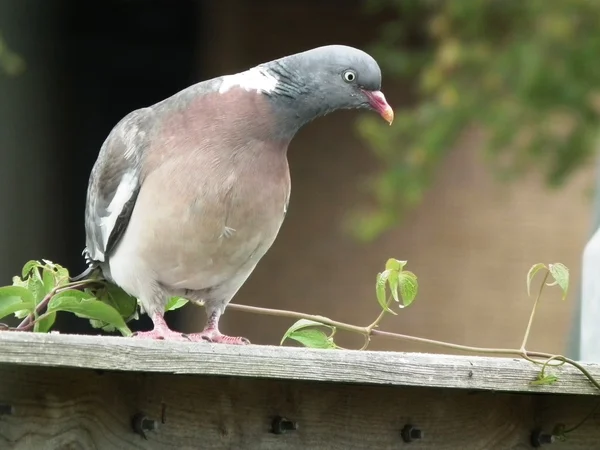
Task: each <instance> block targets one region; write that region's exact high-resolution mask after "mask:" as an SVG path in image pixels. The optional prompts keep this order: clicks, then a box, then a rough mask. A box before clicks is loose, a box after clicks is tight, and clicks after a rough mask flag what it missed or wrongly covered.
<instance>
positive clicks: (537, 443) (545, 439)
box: [531, 430, 555, 448]
mask: <svg viewBox="0 0 600 450" xmlns="http://www.w3.org/2000/svg"><path fill="white" fill-rule="evenodd" d="M554 440H555V437H554V435H552V434H548V433H542V431H541V430H535V431H533V432H532V433H531V446H532V447H534V448H538V447H541V446H542V445H544V444H552V443H554Z"/></svg>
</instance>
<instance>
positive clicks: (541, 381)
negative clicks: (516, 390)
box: [529, 373, 558, 386]
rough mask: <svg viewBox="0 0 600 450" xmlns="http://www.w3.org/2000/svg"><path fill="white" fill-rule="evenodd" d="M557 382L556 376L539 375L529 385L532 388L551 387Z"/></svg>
mask: <svg viewBox="0 0 600 450" xmlns="http://www.w3.org/2000/svg"><path fill="white" fill-rule="evenodd" d="M557 381H558V377H557V376H556V375H542V374H541V373H540V374H539V375H538V376H537V378H536V379H535V380H534V381H531V382H530V383H529V384H531V385H532V386H547V385H552V384H554V383H556V382H557Z"/></svg>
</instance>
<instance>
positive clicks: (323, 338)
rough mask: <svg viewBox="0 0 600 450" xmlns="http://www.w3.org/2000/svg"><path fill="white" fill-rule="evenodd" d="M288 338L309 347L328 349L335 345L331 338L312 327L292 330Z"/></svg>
mask: <svg viewBox="0 0 600 450" xmlns="http://www.w3.org/2000/svg"><path fill="white" fill-rule="evenodd" d="M288 338H289V339H293V340H295V341H298V342H300V343H301V344H302V345H304V346H305V347H309V348H322V349H330V348H335V347H336V346H335V344H334V342H333V338H331V337H330V336H327V335H326V334H325V333H323V332H322V331H321V330H315V329H314V328H307V329H303V330H297V331H294V332H293V333H291V334H290V335H289V336H288Z"/></svg>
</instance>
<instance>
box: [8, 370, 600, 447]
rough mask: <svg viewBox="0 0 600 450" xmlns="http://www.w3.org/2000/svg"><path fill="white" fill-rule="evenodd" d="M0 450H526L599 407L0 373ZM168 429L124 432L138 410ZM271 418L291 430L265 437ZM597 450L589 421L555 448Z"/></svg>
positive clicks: (259, 383)
mask: <svg viewBox="0 0 600 450" xmlns="http://www.w3.org/2000/svg"><path fill="white" fill-rule="evenodd" d="M0 379H1V380H2V383H1V384H0V402H4V403H9V404H11V405H13V407H14V408H15V414H14V415H11V416H1V417H0V448H1V449H6V450H30V449H35V450H38V449H39V450H55V449H61V450H62V449H71V450H74V449H98V450H104V449H106V450H109V449H110V450H113V449H181V450H184V449H190V450H191V449H231V450H234V449H235V450H245V449H248V450H254V449H256V450H258V449H263V450H275V449H278V450H296V449H297V450H300V449H311V450H313V449H315V450H320V449H323V450H358V449H378V450H387V449H390V450H391V449H398V448H404V446H405V445H407V444H404V443H403V442H402V440H401V437H400V430H401V429H402V427H403V426H404V425H405V424H406V423H408V422H410V423H412V424H414V425H415V426H418V427H419V428H420V429H422V431H423V433H424V436H423V439H422V440H420V441H414V442H412V443H410V447H408V448H414V449H441V450H444V449H458V448H460V449H528V448H531V447H530V446H529V439H530V433H531V431H532V430H533V429H535V428H537V427H542V428H543V429H544V430H551V429H552V428H553V427H554V425H555V424H556V423H557V421H561V422H564V423H566V424H567V425H573V424H574V423H576V422H577V421H579V420H580V419H581V418H582V417H583V416H585V415H586V414H587V413H588V412H589V411H590V410H591V409H592V408H593V406H594V405H595V404H596V403H597V401H598V399H597V398H595V397H591V396H569V395H561V396H551V395H531V394H526V395H522V394H508V393H492V392H485V391H478V392H470V391H466V390H458V389H438V388H418V387H395V386H364V385H353V384H333V383H316V382H310V381H283V380H266V379H251V378H232V377H215V376H199V375H194V376H188V375H171V374H155V373H154V374H143V373H139V372H99V371H93V370H87V369H72V368H67V367H63V368H44V367H38V368H36V367H27V366H18V365H1V364H0ZM163 404H164V405H166V423H164V424H160V425H159V428H158V430H157V431H153V432H149V433H148V434H147V437H148V440H144V439H143V438H142V437H141V436H138V435H136V434H135V433H133V432H132V431H131V428H130V419H131V417H132V416H133V415H134V414H136V413H137V412H139V411H143V412H144V413H146V414H147V415H148V416H149V417H151V418H153V419H156V420H160V417H161V412H162V405H163ZM276 415H283V416H286V417H287V418H289V419H290V420H294V421H297V423H298V425H299V429H298V430H297V431H294V432H290V433H287V434H283V435H274V434H272V433H270V423H271V421H272V418H273V417H274V416H276ZM598 442H600V419H599V417H598V415H595V416H593V417H592V418H591V419H590V420H589V421H588V422H587V423H586V424H585V425H584V426H583V427H582V428H580V429H579V430H578V431H577V432H574V433H572V434H571V435H570V436H569V440H568V441H567V442H565V443H556V444H554V445H553V446H552V448H556V449H567V448H568V449H574V450H578V449H582V450H583V449H586V450H589V449H592V448H597V443H598Z"/></svg>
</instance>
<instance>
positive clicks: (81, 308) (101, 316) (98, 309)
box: [48, 290, 131, 336]
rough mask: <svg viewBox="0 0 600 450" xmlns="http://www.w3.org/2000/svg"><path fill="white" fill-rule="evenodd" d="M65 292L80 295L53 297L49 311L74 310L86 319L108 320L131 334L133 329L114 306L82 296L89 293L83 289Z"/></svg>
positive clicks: (121, 330) (73, 311) (127, 334)
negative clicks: (82, 290)
mask: <svg viewBox="0 0 600 450" xmlns="http://www.w3.org/2000/svg"><path fill="white" fill-rule="evenodd" d="M65 292H72V293H74V292H77V293H78V294H77V295H78V297H76V296H60V295H57V296H55V297H53V298H52V300H50V303H48V312H49V313H50V312H58V311H68V312H72V313H74V314H75V315H77V316H78V317H82V318H84V319H94V320H100V321H102V322H106V323H107V324H110V325H113V326H114V327H115V328H116V329H118V330H119V331H120V332H121V333H122V334H124V335H126V336H129V335H131V330H130V329H129V328H128V327H127V325H126V324H125V321H124V320H123V317H121V314H119V311H117V310H116V309H115V308H113V307H112V306H110V305H107V304H106V303H104V302H101V301H100V300H97V299H95V298H82V297H81V295H82V294H83V295H87V294H86V293H84V292H81V291H75V290H69V291H65Z"/></svg>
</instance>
